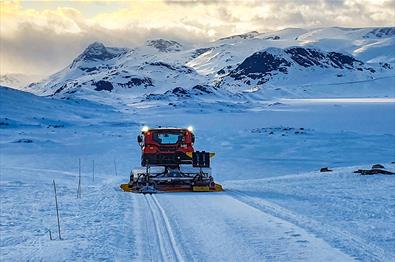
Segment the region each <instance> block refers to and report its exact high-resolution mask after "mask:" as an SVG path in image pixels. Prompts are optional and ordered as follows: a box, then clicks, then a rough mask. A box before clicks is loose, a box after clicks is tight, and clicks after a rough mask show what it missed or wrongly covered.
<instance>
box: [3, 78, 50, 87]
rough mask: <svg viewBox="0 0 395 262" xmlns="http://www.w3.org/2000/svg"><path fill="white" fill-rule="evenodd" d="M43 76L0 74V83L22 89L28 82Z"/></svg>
mask: <svg viewBox="0 0 395 262" xmlns="http://www.w3.org/2000/svg"><path fill="white" fill-rule="evenodd" d="M42 78H43V76H40V75H25V74H3V75H0V85H3V86H12V87H13V88H16V89H22V88H23V87H25V86H27V85H29V84H30V83H33V82H36V81H39V80H41V79H42Z"/></svg>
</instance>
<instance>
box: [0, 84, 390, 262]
mask: <svg viewBox="0 0 395 262" xmlns="http://www.w3.org/2000/svg"><path fill="white" fill-rule="evenodd" d="M12 92H13V91H4V90H2V95H1V96H0V102H1V104H2V108H1V121H0V122H1V123H2V125H1V126H0V128H1V129H0V143H1V144H0V145H1V169H0V171H1V178H0V192H1V223H0V230H1V241H0V251H1V261H130V260H132V261H239V260H244V261H352V260H361V261H395V252H394V250H395V230H394V228H395V205H394V199H395V194H394V192H395V176H384V175H373V176H360V175H357V174H354V173H353V171H354V170H356V169H358V168H368V167H370V166H371V165H372V164H376V163H381V164H383V165H384V166H385V167H386V168H387V169H388V170H395V164H393V163H391V162H393V161H395V117H394V112H395V103H394V101H393V100H392V99H368V100H366V99H353V100H352V101H351V102H350V101H348V100H341V99H332V100H329V101H328V100H325V101H322V100H279V101H272V103H271V105H270V106H262V107H255V108H249V109H247V110H245V111H244V112H231V111H227V112H219V111H218V110H214V109H213V108H211V109H210V110H203V112H200V110H191V109H185V108H176V109H169V108H167V109H166V110H163V109H157V108H147V109H139V110H137V109H133V108H130V110H128V111H122V112H120V111H117V110H116V109H111V110H110V109H109V108H107V107H104V106H101V105H97V104H93V103H87V102H81V104H78V103H75V102H72V101H66V100H64V101H60V100H56V101H52V100H49V99H45V98H37V97H33V98H32V97H27V98H26V97H24V96H25V94H23V95H21V94H17V93H12ZM19 95H20V96H21V97H18V98H15V97H16V96H19ZM13 98H14V99H17V100H18V101H21V99H22V98H23V99H26V101H31V99H37V101H36V100H35V101H34V103H29V102H26V103H20V102H19V103H20V108H18V109H16V108H15V106H12V105H13V103H14V105H15V101H13V100H12V99H13ZM143 124H148V125H151V126H154V125H163V126H188V125H193V126H194V127H195V130H196V132H195V133H196V140H197V142H196V146H195V147H196V149H205V150H210V151H213V152H216V153H217V155H216V157H215V158H214V159H213V175H214V177H215V179H216V180H217V181H218V182H220V183H222V184H223V186H224V188H225V192H221V193H199V194H198V193H177V194H173V193H168V194H156V195H153V196H150V195H147V196H144V195H136V194H130V193H124V192H121V191H120V189H119V184H120V183H122V182H126V181H128V178H129V172H130V170H131V169H132V168H133V167H136V166H138V164H139V161H140V152H139V147H138V145H137V142H136V136H137V135H138V134H139V130H140V128H141V126H142V125H143ZM78 159H81V163H82V198H81V199H77V198H76V195H77V183H78ZM93 161H95V178H94V180H93V176H92V173H93V172H92V168H93ZM321 167H330V168H333V169H334V172H332V173H320V172H319V169H320V168H321ZM53 179H55V181H56V184H57V187H58V197H59V206H60V217H61V233H62V238H63V240H62V241H59V240H53V241H50V240H49V232H48V230H51V231H52V235H53V237H54V238H56V239H57V225H56V212H55V204H54V193H53V185H52V180H53Z"/></svg>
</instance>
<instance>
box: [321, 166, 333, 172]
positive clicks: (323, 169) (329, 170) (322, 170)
mask: <svg viewBox="0 0 395 262" xmlns="http://www.w3.org/2000/svg"><path fill="white" fill-rule="evenodd" d="M332 171H333V170H331V169H329V168H328V167H321V169H320V172H332Z"/></svg>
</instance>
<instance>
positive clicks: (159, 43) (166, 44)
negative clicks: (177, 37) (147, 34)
mask: <svg viewBox="0 0 395 262" xmlns="http://www.w3.org/2000/svg"><path fill="white" fill-rule="evenodd" d="M146 44H147V46H152V47H154V48H156V49H158V50H159V51H161V52H166V53H167V52H177V51H181V49H182V45H181V44H180V43H178V42H176V41H173V40H166V39H153V40H147V42H146Z"/></svg>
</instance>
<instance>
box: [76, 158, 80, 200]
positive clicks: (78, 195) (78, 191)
mask: <svg viewBox="0 0 395 262" xmlns="http://www.w3.org/2000/svg"><path fill="white" fill-rule="evenodd" d="M77 198H81V158H78V188H77Z"/></svg>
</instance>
